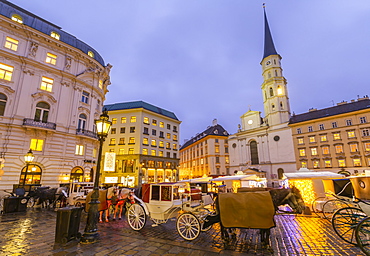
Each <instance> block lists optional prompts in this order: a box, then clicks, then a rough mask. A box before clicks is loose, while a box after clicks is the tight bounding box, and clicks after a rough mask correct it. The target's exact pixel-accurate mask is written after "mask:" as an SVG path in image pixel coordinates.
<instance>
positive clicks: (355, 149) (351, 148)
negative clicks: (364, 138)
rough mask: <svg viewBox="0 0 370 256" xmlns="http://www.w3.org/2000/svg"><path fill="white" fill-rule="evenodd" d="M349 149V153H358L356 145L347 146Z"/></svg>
mask: <svg viewBox="0 0 370 256" xmlns="http://www.w3.org/2000/svg"><path fill="white" fill-rule="evenodd" d="M349 148H350V151H351V152H358V145H357V143H353V144H349Z"/></svg>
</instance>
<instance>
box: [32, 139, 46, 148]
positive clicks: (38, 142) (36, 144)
mask: <svg viewBox="0 0 370 256" xmlns="http://www.w3.org/2000/svg"><path fill="white" fill-rule="evenodd" d="M43 146H44V140H38V139H31V145H30V149H32V150H33V151H42V147H43Z"/></svg>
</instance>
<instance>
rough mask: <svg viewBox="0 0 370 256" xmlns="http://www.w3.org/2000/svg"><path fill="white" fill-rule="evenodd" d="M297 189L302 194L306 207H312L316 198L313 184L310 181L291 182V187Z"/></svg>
mask: <svg viewBox="0 0 370 256" xmlns="http://www.w3.org/2000/svg"><path fill="white" fill-rule="evenodd" d="M292 186H294V187H296V188H298V189H299V191H300V192H301V195H302V198H303V201H304V202H305V204H306V205H311V204H312V202H313V201H314V200H315V198H316V193H315V191H314V187H313V182H312V180H310V179H302V180H289V187H292Z"/></svg>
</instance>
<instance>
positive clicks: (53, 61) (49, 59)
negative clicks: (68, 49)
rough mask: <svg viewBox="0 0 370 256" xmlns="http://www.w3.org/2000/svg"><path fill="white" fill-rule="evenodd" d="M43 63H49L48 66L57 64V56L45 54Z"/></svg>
mask: <svg viewBox="0 0 370 256" xmlns="http://www.w3.org/2000/svg"><path fill="white" fill-rule="evenodd" d="M45 62H46V63H49V64H52V65H55V64H56V63H57V56H56V55H54V54H52V53H50V52H48V53H47V54H46V59H45Z"/></svg>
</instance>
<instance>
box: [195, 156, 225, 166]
mask: <svg viewBox="0 0 370 256" xmlns="http://www.w3.org/2000/svg"><path fill="white" fill-rule="evenodd" d="M201 160H203V158H202V159H201ZM202 162H203V161H202ZM229 163H230V160H229V156H225V164H229ZM202 164H203V163H202Z"/></svg>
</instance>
